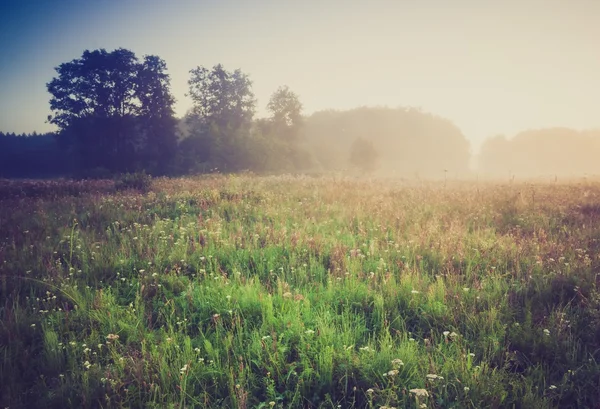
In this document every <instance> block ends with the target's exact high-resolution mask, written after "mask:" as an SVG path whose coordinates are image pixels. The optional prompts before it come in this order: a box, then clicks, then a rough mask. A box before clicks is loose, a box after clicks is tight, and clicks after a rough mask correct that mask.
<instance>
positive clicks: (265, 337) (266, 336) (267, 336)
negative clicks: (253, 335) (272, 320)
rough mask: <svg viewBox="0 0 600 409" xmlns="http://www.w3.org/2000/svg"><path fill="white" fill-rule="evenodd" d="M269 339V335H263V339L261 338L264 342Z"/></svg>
mask: <svg viewBox="0 0 600 409" xmlns="http://www.w3.org/2000/svg"><path fill="white" fill-rule="evenodd" d="M269 338H271V336H270V335H265V336H264V337H262V340H263V341H264V340H266V339H269Z"/></svg>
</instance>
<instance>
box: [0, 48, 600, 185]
mask: <svg viewBox="0 0 600 409" xmlns="http://www.w3.org/2000/svg"><path fill="white" fill-rule="evenodd" d="M170 87H171V86H170V75H169V73H168V69H167V62H166V61H165V60H163V59H162V58H160V57H159V56H156V55H146V56H137V55H136V54H135V53H134V52H133V51H131V50H127V49H123V48H120V49H116V50H112V51H107V50H104V49H99V50H92V51H90V50H86V51H84V52H83V54H82V56H81V57H79V58H76V59H74V60H72V61H68V62H65V63H63V64H61V65H59V66H58V67H56V75H55V77H53V78H49V82H48V83H47V91H48V92H49V96H50V108H51V111H52V115H50V116H49V117H48V122H50V123H52V124H54V125H56V126H57V127H58V131H57V132H54V133H44V134H30V135H25V134H21V135H16V134H14V133H11V134H8V133H0V176H1V177H56V176H75V177H110V176H112V175H114V174H116V173H122V172H136V171H146V172H150V173H152V174H154V175H182V174H197V173H206V172H215V171H219V172H240V171H253V172H257V173H281V172H293V173H299V172H310V173H314V172H331V171H336V172H339V171H342V172H344V173H345V174H348V175H365V174H368V175H385V176H399V177H426V178H441V177H444V178H445V177H448V176H450V177H455V178H464V177H472V176H474V175H475V174H481V175H483V176H489V177H506V175H507V174H508V175H509V176H510V175H514V176H519V177H535V176H541V175H549V174H550V175H561V176H562V175H568V176H577V175H582V174H594V173H600V164H599V162H598V161H596V160H595V158H596V157H597V156H598V154H600V131H593V130H590V131H577V130H572V129H567V128H548V129H540V130H535V131H524V132H522V133H519V134H518V135H516V136H515V137H514V138H513V139H507V138H505V137H504V136H497V137H493V138H489V139H488V140H486V141H485V142H484V143H483V145H482V148H481V152H480V153H479V154H478V155H476V156H474V153H473V151H472V148H471V147H470V144H469V142H468V140H467V139H466V137H465V136H464V134H463V133H462V131H461V130H460V129H459V128H458V127H457V126H456V125H455V124H454V123H453V122H452V120H451V118H443V117H441V116H438V115H435V113H429V112H425V111H424V110H422V109H418V108H412V107H399V108H389V107H368V106H363V107H358V108H355V109H350V110H333V109H332V110H323V111H317V112H314V113H312V114H311V115H306V114H305V113H304V111H303V103H302V98H301V93H297V91H298V90H292V89H290V88H289V87H288V86H286V85H284V84H282V85H281V86H280V87H278V88H277V89H275V90H273V93H272V95H271V97H270V99H269V101H267V102H266V103H265V102H264V101H263V102H262V104H263V105H264V106H265V109H266V112H267V116H266V117H262V118H261V117H258V116H257V115H256V112H257V109H258V107H259V101H257V99H256V97H255V95H254V93H253V82H252V79H251V78H250V76H249V75H247V74H246V73H244V71H242V70H241V69H238V68H235V69H230V68H229V67H224V66H223V65H221V64H217V65H214V66H212V67H203V66H197V67H195V68H192V67H191V69H190V71H189V79H188V94H187V97H188V98H190V99H191V101H192V107H191V108H190V109H189V110H188V112H187V113H186V115H185V116H184V117H183V118H176V117H175V112H174V109H173V105H174V102H175V99H174V97H173V96H172V93H171V88H170ZM300 91H301V90H300ZM474 158H475V159H476V160H475V161H474V160H473V159H474ZM473 162H475V163H476V167H475V168H473V167H472V166H470V164H472V163H473Z"/></svg>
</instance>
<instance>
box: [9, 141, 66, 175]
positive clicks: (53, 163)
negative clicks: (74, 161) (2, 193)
mask: <svg viewBox="0 0 600 409" xmlns="http://www.w3.org/2000/svg"><path fill="white" fill-rule="evenodd" d="M69 159H70V158H69V157H68V156H67V154H66V153H65V152H64V151H63V150H61V149H60V148H59V147H58V145H57V144H56V139H55V135H54V134H53V133H46V134H37V133H35V132H34V133H32V134H21V135H16V134H14V133H11V134H5V133H2V132H0V178H12V177H20V178H22V177H27V178H48V177H58V176H63V175H65V174H68V173H69V172H70V171H71V163H70V160H69Z"/></svg>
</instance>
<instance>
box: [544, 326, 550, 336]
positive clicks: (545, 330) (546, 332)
mask: <svg viewBox="0 0 600 409" xmlns="http://www.w3.org/2000/svg"><path fill="white" fill-rule="evenodd" d="M544 335H547V336H550V330H549V329H545V328H544Z"/></svg>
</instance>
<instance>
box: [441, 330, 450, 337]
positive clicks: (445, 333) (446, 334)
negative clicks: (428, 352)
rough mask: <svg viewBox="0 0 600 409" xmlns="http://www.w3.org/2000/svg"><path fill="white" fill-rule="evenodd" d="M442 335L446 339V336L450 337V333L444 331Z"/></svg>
mask: <svg viewBox="0 0 600 409" xmlns="http://www.w3.org/2000/svg"><path fill="white" fill-rule="evenodd" d="M442 334H444V336H445V337H447V336H448V335H450V331H444V332H443V333H442Z"/></svg>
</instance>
